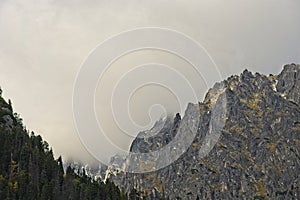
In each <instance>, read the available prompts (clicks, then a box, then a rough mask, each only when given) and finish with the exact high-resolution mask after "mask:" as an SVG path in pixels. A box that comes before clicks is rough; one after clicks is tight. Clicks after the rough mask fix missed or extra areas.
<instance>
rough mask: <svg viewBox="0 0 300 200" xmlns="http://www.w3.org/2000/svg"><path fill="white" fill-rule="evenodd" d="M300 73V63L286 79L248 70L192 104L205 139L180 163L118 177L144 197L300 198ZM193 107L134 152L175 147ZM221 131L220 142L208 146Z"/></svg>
mask: <svg viewBox="0 0 300 200" xmlns="http://www.w3.org/2000/svg"><path fill="white" fill-rule="evenodd" d="M299 74H300V65H295V64H291V65H286V66H284V69H283V71H282V72H281V73H280V74H279V75H278V76H273V75H270V76H268V77H267V76H265V75H261V74H258V73H256V74H252V73H251V72H249V71H247V70H245V71H244V72H243V73H242V74H241V75H240V76H231V77H229V78H228V79H227V80H225V81H223V82H221V83H217V84H216V85H215V86H214V87H213V88H212V89H210V90H209V92H208V94H207V96H206V98H205V100H204V102H203V103H199V104H197V105H193V106H192V108H193V109H194V111H195V110H196V111H197V113H199V115H198V118H199V123H198V127H197V133H196V135H195V137H194V138H193V140H192V143H191V145H190V146H189V147H188V148H187V150H186V152H184V153H183V154H182V155H181V156H180V157H179V159H177V160H176V161H175V162H173V163H171V164H170V165H168V166H166V167H164V168H162V169H159V170H157V171H154V172H148V173H126V172H122V170H121V171H120V172H118V173H115V174H114V175H111V176H110V179H111V180H113V181H114V182H115V183H116V184H118V185H119V186H120V187H121V188H123V189H124V190H125V191H127V192H130V191H131V190H132V189H135V190H137V191H139V194H138V195H139V196H140V197H141V198H144V199H160V198H161V199H300V176H299V174H300V154H299V149H300V106H299V102H300V96H299V93H300V89H299V88H300V82H299V81H300V78H299V77H300V75H299ZM224 103H225V104H226V105H225V107H224ZM190 108H191V106H190ZM193 109H189V110H188V111H187V112H186V113H185V116H183V119H181V118H179V116H176V117H175V120H174V121H173V123H167V126H166V127H165V129H162V130H163V131H161V132H160V134H158V135H154V136H153V137H150V138H149V137H148V138H147V137H146V138H145V139H143V138H141V137H139V138H137V139H136V140H135V141H133V143H132V146H131V151H132V152H151V151H157V150H158V149H159V148H162V147H164V145H167V144H168V143H169V142H170V141H169V140H170V139H174V137H177V135H178V134H182V132H180V128H178V127H179V125H180V126H183V127H185V126H186V127H188V126H189V125H184V123H187V121H185V120H184V118H188V117H189V116H190V115H192V113H193ZM222 111H223V112H222ZM215 113H217V115H216V114H215ZM194 114H195V112H194ZM218 114H219V115H218ZM220 124H221V126H220V127H218V125H220ZM218 131H220V134H219V135H215V136H218V137H217V140H216V141H214V140H207V138H209V136H211V135H213V134H216V132H218ZM140 136H141V135H140ZM145 136H147V134H145ZM214 139H216V137H215V138H214ZM203 148H204V149H208V150H210V151H209V154H207V155H206V154H203ZM137 162H138V160H137Z"/></svg>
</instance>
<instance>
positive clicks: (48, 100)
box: [0, 0, 300, 162]
mask: <svg viewBox="0 0 300 200" xmlns="http://www.w3.org/2000/svg"><path fill="white" fill-rule="evenodd" d="M299 9H300V2H299V1H298V0H252V1H239V0H228V1H221V0H210V1H199V0H191V1H188V2H184V1H179V0H175V1H169V0H168V1H167V0H163V1H140V0H132V1H127V2H126V3H124V2H123V1H116V0H110V1H108V0H102V1H93V0H92V1H84V0H75V1H66V0H63V1H58V0H43V1H38V0H28V1H21V0H17V1H10V0H5V1H1V2H0V28H1V31H0V86H1V87H2V89H3V91H4V94H3V96H4V97H5V98H6V99H8V98H9V99H11V100H12V103H13V107H14V111H15V112H17V113H19V114H20V115H21V117H22V118H23V119H24V124H25V125H26V127H27V129H29V130H31V131H34V132H35V133H36V134H41V135H42V137H43V138H44V139H45V140H47V141H48V142H49V144H50V145H51V146H52V147H53V149H54V153H55V156H58V155H62V156H63V157H64V158H65V160H66V159H74V160H81V161H82V162H93V160H94V159H93V157H92V156H91V155H90V154H89V153H88V152H87V151H86V149H85V147H84V146H83V145H82V144H81V142H80V139H79V137H78V134H77V133H76V128H75V124H74V122H73V114H72V93H73V87H74V83H75V80H76V77H77V74H78V72H79V70H80V67H81V65H82V63H83V61H84V60H85V59H86V58H87V57H88V55H89V53H90V52H91V51H92V50H93V49H94V48H95V47H96V46H97V45H98V44H100V43H101V42H103V41H104V40H106V39H107V38H109V37H111V36H112V35H115V34H118V33H119V32H121V31H126V30H130V29H134V28H137V27H152V26H154V27H162V28H170V29H174V30H177V31H180V32H182V33H184V34H186V35H188V36H190V37H192V38H193V39H194V40H196V41H197V42H199V43H200V44H202V45H203V46H204V47H205V48H206V50H207V51H208V52H209V53H210V55H211V56H212V58H213V59H214V61H215V62H216V64H217V66H218V68H219V70H220V73H221V75H222V79H225V78H226V77H228V76H230V75H232V74H239V73H241V72H242V71H243V69H245V68H247V69H249V70H251V71H253V72H261V73H264V74H267V75H268V74H270V73H272V74H277V73H278V72H279V71H280V70H281V69H282V66H283V65H284V64H287V63H300V37H299V35H300V26H299V22H300V12H299ZM162 60H163V61H164V62H165V63H167V64H169V65H170V66H173V67H174V68H175V69H177V70H179V71H181V72H182V73H185V75H186V76H187V77H190V79H191V81H192V82H193V81H194V84H195V85H197V88H196V90H197V97H198V98H199V101H201V100H202V99H203V97H204V95H205V92H206V91H207V89H208V88H209V87H211V85H209V86H207V85H205V82H204V81H203V77H202V78H201V77H200V78H199V77H198V78H197V77H194V73H193V72H192V70H186V69H188V65H187V63H185V62H183V61H182V60H180V59H178V58H175V57H174V56H172V55H169V54H166V53H163V52H152V51H143V52H137V53H133V54H130V55H127V56H125V57H124V58H122V59H120V60H119V61H118V62H116V63H114V65H113V66H112V68H111V71H110V72H108V74H107V76H106V78H105V80H104V81H105V83H107V84H106V87H105V88H101V87H98V88H97V91H96V100H99V104H98V106H99V107H96V109H98V108H101V106H102V107H105V105H106V103H107V99H105V98H106V97H105V95H107V93H109V92H111V90H112V87H110V86H112V84H110V83H113V82H115V81H116V80H117V77H118V76H121V75H122V72H123V70H126V69H127V70H128V69H129V68H130V67H133V66H136V65H138V64H141V63H145V62H150V61H152V62H160V61H162ZM121 66H123V68H122V69H123V70H120V69H121ZM126 66H128V68H126ZM146 76H147V75H146ZM212 76H214V74H212ZM196 80H198V82H195V81H196ZM219 81H221V80H219ZM156 89H157V88H156ZM156 89H155V88H153V87H152V88H151V87H149V88H145V90H144V91H140V93H137V94H136V95H135V96H133V97H132V98H133V102H134V103H132V104H130V105H131V111H132V117H133V118H134V119H135V120H136V121H137V122H138V123H139V124H140V125H141V126H144V125H146V124H148V123H149V120H150V118H149V113H148V108H149V106H150V105H152V104H153V103H154V102H156V101H161V103H162V104H163V105H166V107H167V109H168V113H172V112H174V113H175V112H180V109H179V108H178V102H177V101H176V99H175V98H174V96H172V94H170V93H168V92H166V93H164V95H159V97H160V98H159V99H157V98H154V97H156V96H155V95H153V94H155V93H156V92H157V90H156ZM158 90H160V89H158ZM145 93H147V94H148V95H146V96H145ZM160 93H162V92H160ZM149 97H153V98H149ZM97 102H98V101H97ZM101 102H102V103H101ZM105 102H106V103H105ZM194 103H196V102H194ZM106 112H109V111H106ZM106 112H101V114H102V115H105V113H106ZM99 113H100V112H97V114H99ZM156 117H158V116H154V118H156ZM153 121H155V119H152V122H153ZM106 127H107V129H108V132H109V131H111V132H114V133H115V134H116V135H113V136H111V137H112V138H115V139H117V138H119V136H118V133H117V130H116V129H115V128H113V127H112V125H111V121H109V120H108V121H106ZM132 134H133V135H136V134H137V133H132ZM132 138H133V136H132ZM118 144H119V145H120V146H122V148H124V149H128V148H129V144H130V140H129V139H128V140H124V139H120V140H119V141H118ZM99 145H100V146H101V145H102V144H101V141H99ZM103 146H104V145H103Z"/></svg>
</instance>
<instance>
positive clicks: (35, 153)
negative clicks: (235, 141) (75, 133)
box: [0, 89, 126, 200]
mask: <svg viewBox="0 0 300 200" xmlns="http://www.w3.org/2000/svg"><path fill="white" fill-rule="evenodd" d="M1 94H2V90H1V89H0V199H1V200H11V199H18V200H21V199H24V200H34V199H38V200H52V199H53V200H61V199H84V200H86V199H111V200H115V199H126V198H125V196H124V195H123V197H122V195H121V192H120V190H119V189H118V188H117V187H116V186H115V185H114V184H112V183H111V182H109V181H106V183H104V182H102V181H101V180H100V179H94V178H91V177H90V176H88V175H87V173H86V172H85V170H84V169H83V170H79V171H77V170H76V171H75V169H74V168H72V167H71V166H66V169H65V170H64V169H63V168H64V163H63V161H62V158H61V157H59V158H58V159H54V157H53V152H52V149H51V148H50V147H49V144H48V143H47V142H46V141H43V139H42V137H41V136H39V135H35V134H34V133H33V132H31V133H30V134H29V131H28V130H26V128H25V127H24V126H23V124H22V119H21V118H20V117H19V115H18V114H16V113H14V112H13V109H12V105H11V102H10V101H9V103H7V102H6V101H5V100H4V99H3V98H2V97H1Z"/></svg>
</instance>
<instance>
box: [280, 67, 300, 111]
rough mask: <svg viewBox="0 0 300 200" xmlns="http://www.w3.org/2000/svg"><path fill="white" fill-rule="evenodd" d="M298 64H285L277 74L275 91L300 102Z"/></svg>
mask: <svg viewBox="0 0 300 200" xmlns="http://www.w3.org/2000/svg"><path fill="white" fill-rule="evenodd" d="M299 71H300V65H295V64H291V65H286V66H284V69H283V71H282V72H281V73H280V74H279V75H278V83H277V91H278V92H280V93H282V94H283V95H285V96H286V98H287V99H289V100H291V101H294V102H295V103H297V104H298V105H299V104H300V95H299V93H300V73H299Z"/></svg>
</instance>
